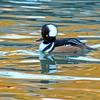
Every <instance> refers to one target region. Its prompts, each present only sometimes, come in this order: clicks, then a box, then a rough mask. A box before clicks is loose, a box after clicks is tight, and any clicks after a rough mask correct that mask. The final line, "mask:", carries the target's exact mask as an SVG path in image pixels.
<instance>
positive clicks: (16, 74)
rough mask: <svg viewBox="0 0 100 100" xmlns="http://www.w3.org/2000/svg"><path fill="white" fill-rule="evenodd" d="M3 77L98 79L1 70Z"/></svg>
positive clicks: (0, 75) (0, 74) (98, 79)
mask: <svg viewBox="0 0 100 100" xmlns="http://www.w3.org/2000/svg"><path fill="white" fill-rule="evenodd" d="M0 77H1V78H16V79H37V80H96V81H100V78H96V77H77V76H59V75H43V74H26V73H21V72H14V71H1V72H0Z"/></svg>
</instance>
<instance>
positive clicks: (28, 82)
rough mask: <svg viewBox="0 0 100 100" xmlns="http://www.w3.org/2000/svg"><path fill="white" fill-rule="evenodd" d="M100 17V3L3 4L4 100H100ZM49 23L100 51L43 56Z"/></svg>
mask: <svg viewBox="0 0 100 100" xmlns="http://www.w3.org/2000/svg"><path fill="white" fill-rule="evenodd" d="M99 11H100V0H1V1H0V70H1V71H0V100H8V99H9V100H31V99H32V100H66V99H68V100H85V99H86V100H87V99H89V100H92V99H94V100H95V98H96V99H99V98H100V96H99V94H100V85H99V84H100V78H99V77H100V74H99V73H100V50H99V49H100V35H99V33H100V26H99V24H100V18H99V16H100V12H99ZM45 23H46V24H47V23H53V24H56V25H57V26H58V31H59V34H58V35H59V36H58V38H63V37H78V38H79V39H81V40H82V41H83V42H86V43H87V44H88V45H90V46H91V47H93V48H97V49H98V50H96V51H87V50H83V51H79V52H73V53H72V52H69V53H66V54H65V53H59V54H50V55H46V54H43V53H39V52H38V45H39V44H37V43H36V42H35V40H37V39H39V38H40V29H41V26H42V25H43V24H45ZM58 91H59V92H58Z"/></svg>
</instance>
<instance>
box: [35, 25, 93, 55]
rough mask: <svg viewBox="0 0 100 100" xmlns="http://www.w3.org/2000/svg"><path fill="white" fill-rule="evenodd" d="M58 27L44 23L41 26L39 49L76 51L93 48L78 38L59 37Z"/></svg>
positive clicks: (45, 51)
mask: <svg viewBox="0 0 100 100" xmlns="http://www.w3.org/2000/svg"><path fill="white" fill-rule="evenodd" d="M57 35H58V29H57V26H56V25H54V24H44V25H43V26H42V28H41V38H40V39H38V40H37V41H40V45H39V51H40V52H44V53H51V52H53V53H56V52H57V53H58V52H76V51H81V50H84V49H88V50H93V48H91V47H89V46H87V45H86V44H85V43H83V42H81V41H80V40H79V39H77V38H61V39H57Z"/></svg>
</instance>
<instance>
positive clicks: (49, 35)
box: [41, 24, 57, 44]
mask: <svg viewBox="0 0 100 100" xmlns="http://www.w3.org/2000/svg"><path fill="white" fill-rule="evenodd" d="M41 35H42V39H43V41H44V43H45V44H47V43H51V42H54V41H55V40H56V36H57V27H56V26H55V25H53V24H45V25H43V26H42V29H41Z"/></svg>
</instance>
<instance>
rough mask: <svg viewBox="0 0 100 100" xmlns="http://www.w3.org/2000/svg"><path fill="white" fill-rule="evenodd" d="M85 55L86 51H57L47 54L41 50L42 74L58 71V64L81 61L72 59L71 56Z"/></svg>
mask: <svg viewBox="0 0 100 100" xmlns="http://www.w3.org/2000/svg"><path fill="white" fill-rule="evenodd" d="M83 54H84V55H85V52H84V53H82V52H78V53H70V54H69V53H67V54H65V53H61V54H58V53H55V54H45V53H43V52H40V56H39V59H40V66H41V73H42V74H50V73H56V72H57V71H58V70H57V69H58V65H60V64H78V63H80V61H79V60H75V59H70V57H73V58H74V57H75V58H77V57H79V56H80V55H83Z"/></svg>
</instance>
